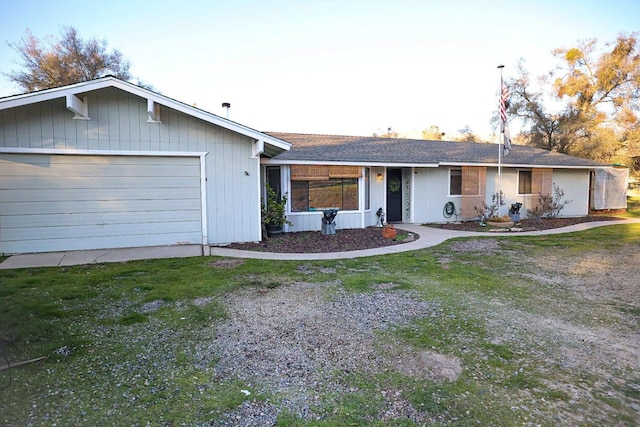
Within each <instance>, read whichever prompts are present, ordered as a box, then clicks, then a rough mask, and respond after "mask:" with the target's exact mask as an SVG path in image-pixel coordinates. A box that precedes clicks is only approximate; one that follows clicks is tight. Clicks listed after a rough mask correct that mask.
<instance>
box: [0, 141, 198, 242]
mask: <svg viewBox="0 0 640 427" xmlns="http://www.w3.org/2000/svg"><path fill="white" fill-rule="evenodd" d="M43 151H46V150H43ZM201 156H202V154H201V153H188V155H172V154H169V153H163V154H158V155H150V154H145V155H134V154H132V153H131V154H129V155H113V154H107V153H104V154H102V155H95V154H91V155H89V154H78V153H75V154H66V153H65V154H63V153H60V154H50V153H29V152H24V153H0V253H4V254H12V253H30V252H50V251H66V250H83V249H101V248H123V247H137V246H158V245H175V244H202V243H203V238H204V236H203V234H204V233H203V230H204V229H206V228H205V227H203V219H202V218H203V213H202V209H203V208H202V206H203V200H202V197H203V196H202V195H203V194H204V192H203V191H202V190H203V189H202V185H203V182H204V180H203V179H202V178H201Z"/></svg>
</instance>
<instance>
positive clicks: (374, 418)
mask: <svg viewBox="0 0 640 427" xmlns="http://www.w3.org/2000/svg"><path fill="white" fill-rule="evenodd" d="M607 228H608V227H607ZM612 229H613V228H612ZM616 230H627V233H637V232H638V228H637V226H636V227H632V226H628V227H622V228H616ZM376 231H379V230H376ZM598 233H599V232H597V231H594V232H591V233H577V234H575V235H557V236H549V237H540V238H517V237H509V238H503V237H499V236H495V235H488V234H487V236H485V237H480V238H464V239H456V240H452V241H449V242H447V243H445V244H443V245H439V246H437V247H433V248H429V249H425V250H420V251H414V252H407V253H403V254H396V255H391V256H380V257H371V258H364V259H360V260H337V261H330V262H329V261H326V262H292V261H287V262H282V263H274V262H273V261H263V260H246V259H235V258H221V257H212V258H202V257H198V258H193V259H175V260H164V261H162V260H161V261H158V260H153V261H145V262H133V263H123V264H122V265H117V264H108V265H107V264H105V265H95V266H94V265H92V266H84V267H76V268H61V269H32V270H29V271H24V272H23V271H15V272H8V273H6V272H5V273H3V274H5V276H2V277H4V278H5V279H6V280H7V284H9V285H10V286H9V287H7V288H4V292H5V298H13V299H12V300H11V301H12V304H18V303H19V302H22V301H26V302H27V303H28V305H25V307H26V308H25V309H24V310H22V311H21V312H19V313H22V312H26V313H27V317H25V319H26V320H24V319H23V320H22V321H21V322H20V325H28V324H29V322H35V321H40V320H42V319H35V318H33V317H29V315H28V313H29V310H32V309H35V308H37V307H40V306H42V308H41V311H40V317H42V318H43V319H44V320H43V322H41V323H40V324H41V325H42V327H41V328H43V330H44V332H43V333H40V332H39V331H37V330H34V331H32V332H31V333H32V335H31V336H34V337H36V339H38V340H40V342H43V343H45V344H44V346H43V347H42V348H43V349H47V348H53V349H54V351H53V352H52V353H51V355H50V356H49V359H48V360H47V361H46V362H44V363H42V364H32V365H29V366H27V367H23V368H18V369H15V370H11V371H5V373H4V374H3V376H0V380H4V382H3V383H2V385H4V386H5V388H4V389H3V390H2V392H1V393H2V394H0V399H2V411H0V423H1V424H2V425H6V426H16V425H28V426H39V425H105V424H112V425H122V424H127V425H142V426H144V425H198V426H274V425H318V424H321V425H375V426H382V425H384V426H386V425H407V426H411V425H415V426H422V425H432V424H434V423H436V424H441V425H464V426H467V425H525V426H538V425H540V426H547V425H549V426H574V425H584V426H601V425H607V426H609V425H611V426H631V425H638V420H640V370H639V368H638V367H639V366H640V334H639V332H638V331H639V330H640V317H639V316H640V294H639V293H638V292H637V280H634V279H635V278H636V277H640V241H639V240H638V238H637V234H626V235H625V234H624V233H621V234H618V233H617V232H616V233H611V232H609V233H606V232H602V233H600V234H598ZM583 236H586V237H583ZM594 236H601V237H602V238H603V239H604V240H598V239H597V238H595V237H594ZM350 239H351V240H352V241H357V240H358V239H357V238H354V237H353V236H352V237H350ZM307 244H308V242H307ZM73 278H75V279H73ZM18 279H19V280H20V281H18V282H16V283H15V284H11V283H13V281H14V280H18ZM72 280H75V282H73V283H75V285H73V286H75V288H72V289H71V290H70V286H72V285H70V283H72ZM78 290H82V291H86V292H85V293H86V294H85V293H83V292H78ZM25 295H27V296H25ZM14 296H15V297H14ZM31 300H32V302H31ZM47 316H49V317H47ZM46 319H49V320H46ZM45 320H46V321H45ZM4 321H5V323H6V322H8V321H9V319H8V318H6V319H4ZM52 333H56V334H57V337H58V338H57V340H56V341H55V347H53V344H50V343H49V342H48V341H47V340H48V339H49V336H50V335H51V334H52ZM0 337H2V336H0ZM36 344H37V342H36V341H33V342H24V346H22V343H16V344H14V346H13V347H11V348H9V354H8V356H9V357H10V358H11V360H14V361H20V360H27V359H30V358H32V357H34V356H39V355H43V354H47V353H45V352H44V351H42V352H41V351H38V352H37V353H36V354H33V355H31V354H30V355H28V356H27V355H25V354H20V353H19V351H23V350H29V349H30V348H32V345H36ZM48 351H51V350H48ZM14 352H15V353H16V354H13V353H14ZM7 372H11V374H10V375H7Z"/></svg>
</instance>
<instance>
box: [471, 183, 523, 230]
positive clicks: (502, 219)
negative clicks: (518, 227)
mask: <svg viewBox="0 0 640 427" xmlns="http://www.w3.org/2000/svg"><path fill="white" fill-rule="evenodd" d="M504 203H505V202H504V193H503V192H502V191H499V192H497V193H494V194H492V195H491V204H489V205H487V204H486V203H485V202H482V206H481V207H477V206H476V207H474V209H475V210H476V212H477V213H478V215H479V216H480V217H481V218H480V225H482V226H483V227H484V226H485V225H487V224H488V225H489V226H490V227H494V228H511V227H513V225H514V222H513V221H511V219H510V218H509V217H508V216H507V215H503V216H500V207H501V206H504Z"/></svg>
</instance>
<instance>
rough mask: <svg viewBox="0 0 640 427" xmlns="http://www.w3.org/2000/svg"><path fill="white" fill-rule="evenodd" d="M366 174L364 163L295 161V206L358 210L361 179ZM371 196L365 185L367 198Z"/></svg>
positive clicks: (299, 208)
mask: <svg viewBox="0 0 640 427" xmlns="http://www.w3.org/2000/svg"><path fill="white" fill-rule="evenodd" d="M367 173H368V170H365V177H364V178H365V179H364V181H365V182H366V181H367V177H368V175H367ZM362 176H363V175H362V168H361V167H352V166H322V165H292V166H291V210H292V211H293V212H307V211H316V210H323V209H327V208H338V209H340V210H345V211H349V210H358V208H359V191H358V182H359V180H360V178H361V177H362ZM365 188H366V187H365ZM367 198H368V190H367V189H365V199H367Z"/></svg>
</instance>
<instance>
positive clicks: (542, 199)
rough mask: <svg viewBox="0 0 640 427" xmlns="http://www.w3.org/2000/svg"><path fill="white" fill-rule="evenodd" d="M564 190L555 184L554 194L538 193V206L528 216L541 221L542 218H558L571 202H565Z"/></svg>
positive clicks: (529, 211) (530, 210)
mask: <svg viewBox="0 0 640 427" xmlns="http://www.w3.org/2000/svg"><path fill="white" fill-rule="evenodd" d="M563 198H564V190H563V189H562V188H560V187H558V186H557V185H556V184H555V183H553V194H542V193H538V205H537V206H536V207H534V208H533V209H529V210H528V216H529V217H531V218H532V219H535V220H537V221H539V220H540V219H541V218H557V217H558V216H559V215H560V212H561V211H562V209H564V207H565V206H566V205H567V204H568V203H571V200H563Z"/></svg>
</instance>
